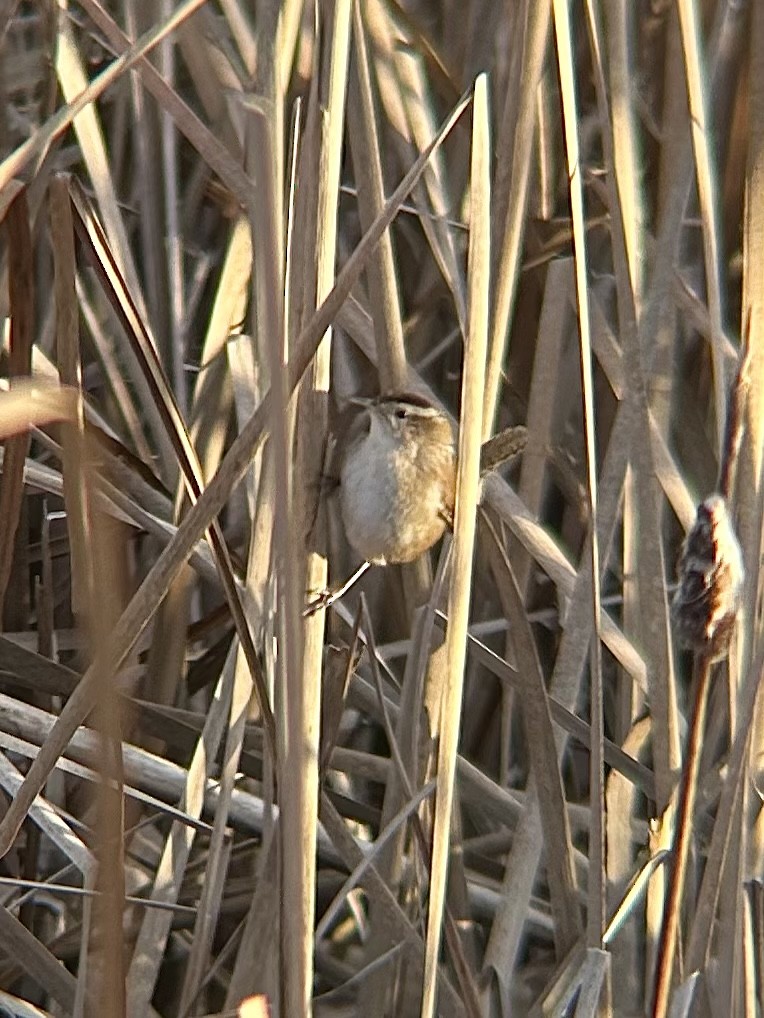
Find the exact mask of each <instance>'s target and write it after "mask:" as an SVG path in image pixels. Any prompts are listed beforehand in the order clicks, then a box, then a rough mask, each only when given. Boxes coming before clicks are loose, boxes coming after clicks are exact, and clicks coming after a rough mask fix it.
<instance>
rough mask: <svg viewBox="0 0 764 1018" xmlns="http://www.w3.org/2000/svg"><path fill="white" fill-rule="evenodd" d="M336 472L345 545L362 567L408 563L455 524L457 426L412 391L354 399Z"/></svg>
mask: <svg viewBox="0 0 764 1018" xmlns="http://www.w3.org/2000/svg"><path fill="white" fill-rule="evenodd" d="M356 402H358V403H359V404H360V405H361V406H363V408H364V409H363V412H362V413H360V414H359V415H358V417H357V418H356V420H355V421H354V423H353V425H352V427H351V429H350V433H349V435H348V438H347V443H346V445H345V449H344V453H343V457H342V466H341V471H340V504H341V507H342V518H343V520H344V523H345V530H346V532H347V537H348V540H349V541H350V543H351V545H352V546H353V548H355V550H356V551H357V552H358V554H359V555H361V556H362V557H363V558H364V559H365V560H366V561H367V562H372V563H374V564H376V565H389V564H391V563H399V562H412V561H413V560H414V559H416V558H418V557H419V556H420V555H422V554H423V553H424V552H425V551H427V550H428V548H431V547H432V546H433V545H434V544H435V542H436V541H437V540H438V539H439V538H440V537H441V536H442V534H443V531H444V530H445V528H446V526H447V525H450V524H451V523H452V520H453V512H454V491H455V484H456V446H455V436H454V429H453V427H452V425H451V422H450V420H449V419H448V417H447V416H446V415H445V414H444V413H443V412H442V411H440V410H438V408H437V407H435V406H433V405H432V404H431V403H430V402H428V401H427V400H426V399H423V398H422V397H421V396H418V395H416V394H413V393H400V394H399V393H396V394H393V395H385V396H379V397H378V398H376V399H372V400H357V401H356Z"/></svg>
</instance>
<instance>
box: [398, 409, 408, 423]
mask: <svg viewBox="0 0 764 1018" xmlns="http://www.w3.org/2000/svg"><path fill="white" fill-rule="evenodd" d="M395 416H396V417H397V418H398V420H399V421H405V420H406V418H407V417H408V414H407V413H406V408H405V407H402V406H399V407H398V409H397V410H396V411H395Z"/></svg>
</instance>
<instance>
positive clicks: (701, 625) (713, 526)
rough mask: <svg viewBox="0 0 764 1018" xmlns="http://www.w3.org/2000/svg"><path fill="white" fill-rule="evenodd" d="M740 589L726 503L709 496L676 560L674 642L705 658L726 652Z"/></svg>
mask: <svg viewBox="0 0 764 1018" xmlns="http://www.w3.org/2000/svg"><path fill="white" fill-rule="evenodd" d="M742 589H743V556H742V554H741V551H740V544H739V543H738V539H737V536H736V535H735V531H734V528H733V526H732V520H731V519H730V514H729V509H728V508H727V503H726V502H725V500H724V499H723V498H722V496H721V495H709V497H708V498H707V499H706V500H705V501H704V502H701V503H700V505H699V506H698V512H697V515H696V517H695V522H694V523H693V525H692V529H691V530H690V532H689V534H688V535H687V539H686V540H685V542H684V548H683V549H682V556H681V558H680V560H679V587H678V589H677V592H676V594H675V595H674V602H673V606H672V607H673V614H674V620H675V623H676V629H677V633H678V636H679V639H680V640H681V642H682V643H683V644H684V646H686V647H690V648H691V649H693V650H696V651H698V652H700V653H704V654H707V655H709V656H710V657H711V658H714V659H716V658H720V657H723V656H724V654H725V653H726V652H727V648H728V647H729V643H730V640H731V639H732V633H733V631H734V628H735V621H736V618H737V612H738V608H739V606H740V595H741V592H742Z"/></svg>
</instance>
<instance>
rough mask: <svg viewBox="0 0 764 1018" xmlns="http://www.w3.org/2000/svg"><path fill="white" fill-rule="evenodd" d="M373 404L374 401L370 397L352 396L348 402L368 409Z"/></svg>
mask: <svg viewBox="0 0 764 1018" xmlns="http://www.w3.org/2000/svg"><path fill="white" fill-rule="evenodd" d="M373 402H374V400H373V399H372V398H370V397H369V396H351V397H350V399H349V400H348V403H351V404H352V405H353V406H362V407H366V408H368V407H370V406H371V404H372V403H373Z"/></svg>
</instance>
